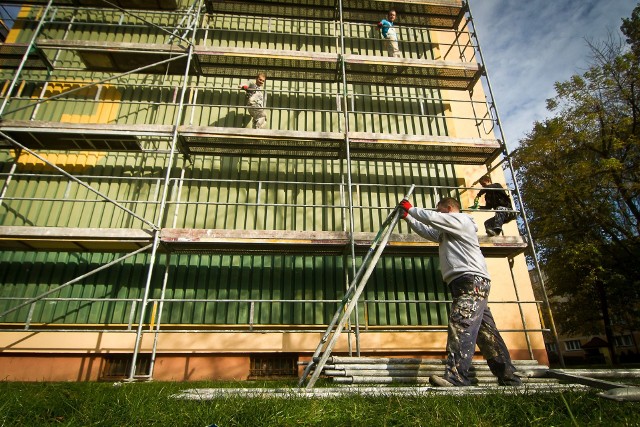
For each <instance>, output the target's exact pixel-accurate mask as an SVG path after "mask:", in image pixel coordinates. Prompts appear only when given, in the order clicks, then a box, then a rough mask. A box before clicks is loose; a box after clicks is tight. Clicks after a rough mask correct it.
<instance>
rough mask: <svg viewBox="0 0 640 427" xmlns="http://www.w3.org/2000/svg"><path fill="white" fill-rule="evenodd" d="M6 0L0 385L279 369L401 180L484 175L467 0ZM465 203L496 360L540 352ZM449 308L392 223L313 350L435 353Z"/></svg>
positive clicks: (527, 314)
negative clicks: (501, 345)
mask: <svg viewBox="0 0 640 427" xmlns="http://www.w3.org/2000/svg"><path fill="white" fill-rule="evenodd" d="M21 3H25V5H24V6H23V7H22V9H21V11H20V14H19V16H18V18H17V20H16V22H15V23H14V25H13V27H12V29H11V31H10V32H9V33H8V35H7V39H6V41H5V43H4V44H3V45H2V50H1V51H0V54H1V55H2V58H1V59H2V61H1V63H2V64H3V65H2V66H1V67H2V68H0V73H1V74H2V79H3V81H4V84H3V87H2V93H1V95H2V106H1V107H0V108H1V109H0V147H1V151H0V172H1V175H0V176H1V177H2V178H1V182H2V193H1V194H0V245H1V246H2V254H1V255H0V257H1V261H0V358H1V359H2V363H0V374H1V375H2V377H3V378H6V379H8V380H101V379H105V380H107V379H114V378H122V377H126V378H130V379H145V378H154V379H157V380H198V379H247V378H259V377H266V376H286V375H291V376H295V375H298V365H297V363H298V362H301V361H305V360H308V358H309V356H310V355H311V354H312V353H313V351H314V350H315V348H316V346H317V345H318V342H319V340H320V337H321V336H322V332H323V331H324V329H325V327H326V325H327V324H328V323H329V321H330V320H331V318H332V316H333V314H334V312H335V311H336V309H337V308H338V307H339V304H340V301H341V300H342V297H343V295H344V292H345V289H346V288H347V287H348V285H349V283H350V282H351V280H352V279H353V277H354V276H355V274H356V271H357V270H358V268H359V266H360V264H361V262H362V260H363V257H364V255H365V254H366V252H367V250H368V249H369V247H370V246H371V244H372V242H373V241H374V240H375V238H376V237H375V236H376V233H377V232H378V230H379V229H380V227H381V224H382V223H383V222H384V220H385V218H387V217H388V215H390V214H391V212H392V210H393V209H394V208H395V206H396V205H397V203H398V201H399V200H400V199H401V198H402V197H403V195H404V194H405V193H406V192H407V191H408V189H409V188H410V186H411V185H415V186H416V188H415V192H414V194H413V197H412V202H413V204H414V205H416V206H423V207H427V208H433V207H434V206H435V204H436V203H437V201H438V200H439V199H440V198H441V197H445V196H450V197H455V198H457V199H459V200H460V201H461V203H462V205H463V207H465V208H466V207H467V206H470V205H471V204H473V198H474V197H475V194H476V193H477V189H476V187H478V185H477V181H478V179H479V178H480V177H481V176H482V175H484V174H486V173H491V175H492V177H493V180H494V182H501V183H503V184H505V175H504V172H503V169H504V168H503V166H504V167H505V168H506V169H507V170H508V171H509V167H510V164H509V162H508V161H505V157H504V156H505V153H506V145H505V142H504V138H503V136H502V133H501V130H500V127H499V119H498V116H497V111H496V110H495V103H494V101H493V98H492V95H491V92H490V86H489V82H488V79H487V77H486V71H485V68H484V64H483V61H482V56H481V50H480V47H479V45H478V41H477V38H476V37H475V31H474V30H473V27H472V20H471V12H470V9H469V5H468V4H467V3H466V2H462V1H460V0H420V1H409V0H406V1H398V2H385V1H377V0H370V1H368V0H359V1H352V0H342V1H335V2H333V1H326V0H324V1H321V0H305V1H302V2H299V1H291V0H280V1H271V0H262V1H252V2H242V1H235V0H223V1H215V2H214V1H209V0H206V1H205V0H169V1H159V0H156V1H153V0H118V1H111V2H105V1H102V0H61V1H53V0H52V1H44V0H43V1H33V2H21ZM391 8H394V9H395V10H396V11H397V15H398V18H397V20H396V24H397V30H396V31H397V34H398V38H399V49H400V54H401V57H399V58H398V57H390V56H388V53H387V51H386V49H385V44H384V40H382V39H381V36H380V31H379V29H378V26H377V23H378V22H379V21H380V20H381V19H383V18H384V17H385V16H386V15H387V11H388V10H389V9H391ZM260 72H263V73H265V74H266V83H265V85H264V93H265V96H264V98H265V99H264V102H265V104H264V112H265V115H266V119H267V120H266V126H265V127H263V128H254V127H253V126H252V120H251V115H250V111H249V109H248V107H247V105H246V102H247V96H246V92H245V91H244V90H243V89H241V87H242V86H243V85H246V84H248V83H250V82H252V81H255V79H256V75H257V74H258V73H260ZM512 195H513V193H512ZM465 212H468V213H470V214H472V215H473V216H474V218H475V219H476V222H477V223H478V224H479V235H480V242H481V247H482V250H483V253H484V254H485V256H486V257H487V261H488V265H489V269H490V273H491V275H492V283H493V286H492V295H491V299H490V306H491V308H492V310H493V312H494V316H495V318H496V321H497V324H498V326H499V328H500V329H501V330H502V331H503V336H504V338H505V340H506V342H507V345H508V347H509V349H510V350H511V352H512V356H513V358H515V359H537V360H538V361H539V362H541V363H546V352H545V347H544V341H543V338H542V328H541V324H540V320H539V317H538V302H537V301H536V300H535V298H534V296H533V291H532V287H531V282H530V280H529V276H528V273H527V266H526V262H525V259H524V255H523V252H524V251H525V250H526V249H527V243H526V240H525V239H523V238H522V237H521V236H520V235H519V231H518V229H517V226H516V222H515V221H514V222H511V223H509V224H507V225H505V227H504V236H497V237H491V238H489V237H487V236H485V235H484V229H483V226H482V223H483V222H484V220H486V219H487V218H489V217H490V216H491V215H492V213H491V212H478V211H470V210H466V209H465ZM449 303H450V296H449V294H448V290H447V287H446V285H445V284H444V283H443V282H442V278H441V276H440V272H439V267H438V258H437V246H436V245H435V244H432V243H429V242H426V241H424V240H423V239H421V238H419V237H418V236H416V235H415V234H413V233H411V232H410V231H409V230H408V228H407V227H406V226H405V225H404V224H403V223H402V222H401V223H400V224H399V226H398V228H397V229H396V230H394V233H393V235H392V236H391V239H390V242H389V245H388V246H387V248H386V249H385V251H384V256H383V257H382V258H381V260H380V262H379V263H378V264H377V265H376V268H375V270H374V273H373V274H372V276H371V278H370V280H369V282H368V284H367V287H366V289H365V291H364V294H363V296H362V297H361V299H360V301H359V302H358V306H357V310H356V312H355V314H354V315H353V316H352V318H351V321H350V322H349V325H347V328H346V332H345V333H343V334H342V335H341V338H340V341H339V342H338V345H337V347H336V348H335V350H334V352H335V353H338V354H353V355H362V356H373V355H375V356H389V357H394V356H420V357H427V358H429V357H431V358H442V357H443V356H444V348H445V342H446V326H447V315H448V307H449Z"/></svg>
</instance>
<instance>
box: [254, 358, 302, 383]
mask: <svg viewBox="0 0 640 427" xmlns="http://www.w3.org/2000/svg"><path fill="white" fill-rule="evenodd" d="M297 376H298V356H297V355H281V354H278V355H272V354H260V355H252V356H251V371H250V372H249V377H250V378H253V379H255V378H280V377H297Z"/></svg>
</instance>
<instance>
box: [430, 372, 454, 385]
mask: <svg viewBox="0 0 640 427" xmlns="http://www.w3.org/2000/svg"><path fill="white" fill-rule="evenodd" d="M429 383H431V385H432V386H435V387H453V384H451V383H450V382H449V381H447V380H445V379H444V378H442V377H439V376H437V375H431V376H430V377H429Z"/></svg>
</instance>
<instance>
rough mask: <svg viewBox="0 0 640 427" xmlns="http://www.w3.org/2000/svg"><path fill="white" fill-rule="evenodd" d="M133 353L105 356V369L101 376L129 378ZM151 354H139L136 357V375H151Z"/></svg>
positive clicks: (111, 378)
mask: <svg viewBox="0 0 640 427" xmlns="http://www.w3.org/2000/svg"><path fill="white" fill-rule="evenodd" d="M132 359H133V355H132V354H109V355H106V356H104V361H105V364H104V369H103V370H102V375H101V378H102V379H105V380H113V379H121V378H127V377H128V376H129V370H130V369H131V360H132ZM150 368H151V355H150V354H139V355H138V358H137V359H136V373H135V374H136V375H149V373H150Z"/></svg>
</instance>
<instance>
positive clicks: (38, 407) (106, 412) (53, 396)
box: [0, 382, 640, 427]
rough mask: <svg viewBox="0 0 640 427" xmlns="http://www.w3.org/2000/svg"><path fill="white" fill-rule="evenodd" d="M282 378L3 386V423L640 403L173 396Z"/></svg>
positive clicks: (495, 417)
mask: <svg viewBox="0 0 640 427" xmlns="http://www.w3.org/2000/svg"><path fill="white" fill-rule="evenodd" d="M294 386H295V383H294V382H290V383H283V382H277V383H276V382H235V383H232V382H224V383H221V382H198V383H176V382H151V383H133V384H122V385H120V386H114V385H113V384H112V383H17V382H1V383H0V426H44V425H56V426H198V427H205V426H209V425H211V424H216V425H218V426H219V427H230V426H248V427H254V426H332V427H336V426H449V425H465V426H491V427H495V426H527V425H535V426H550V425H553V426H571V425H579V426H589V425H592V426H600V425H607V426H638V425H640V402H623V403H619V402H615V401H611V400H606V399H602V398H600V397H598V396H596V393H597V391H596V390H594V391H588V392H564V393H553V394H529V395H527V394H526V392H523V393H522V394H520V395H508V394H503V393H499V392H498V393H496V394H493V395H488V396H465V397H454V396H442V395H440V396H438V395H436V394H434V395H429V396H410V397H403V396H390V397H364V396H357V395H356V396H345V397H339V398H331V399H320V398H313V399H308V398H284V397H278V398H246V397H238V396H229V397H223V398H218V399H215V400H211V401H188V400H177V399H174V398H172V397H171V395H173V394H176V393H179V392H181V391H183V390H186V389H190V388H209V387H213V388H218V387H243V388H245V387H265V388H275V387H294Z"/></svg>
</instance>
